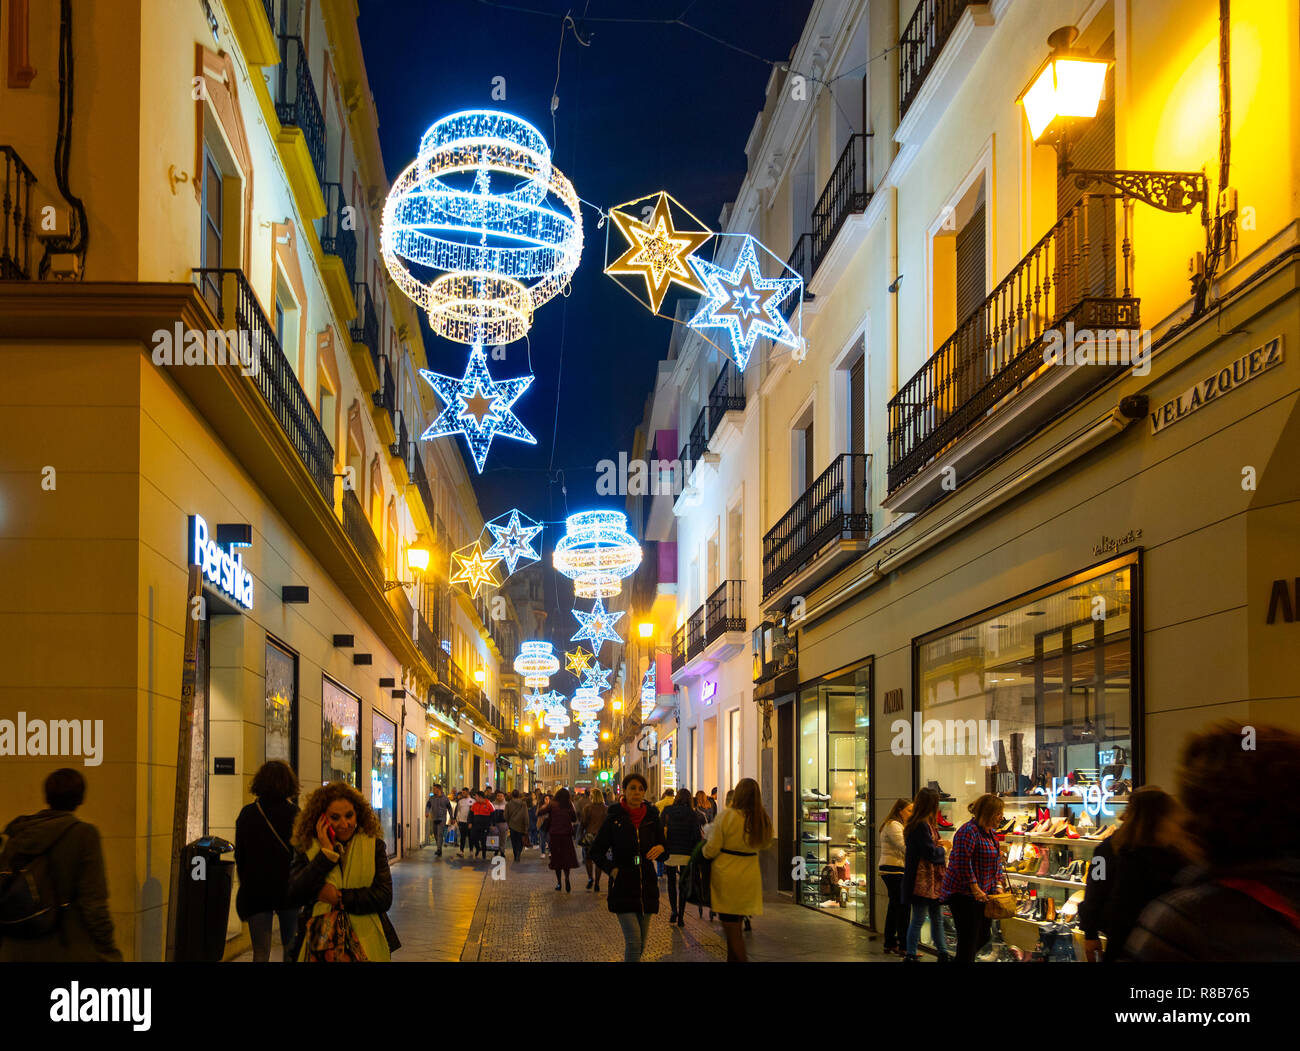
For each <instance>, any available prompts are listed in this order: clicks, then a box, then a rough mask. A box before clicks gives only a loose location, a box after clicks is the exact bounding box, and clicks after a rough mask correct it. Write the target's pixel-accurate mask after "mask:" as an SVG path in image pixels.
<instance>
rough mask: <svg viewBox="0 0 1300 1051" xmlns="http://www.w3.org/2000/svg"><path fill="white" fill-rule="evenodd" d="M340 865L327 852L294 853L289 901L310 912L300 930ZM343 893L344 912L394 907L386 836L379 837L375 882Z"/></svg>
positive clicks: (358, 912)
mask: <svg viewBox="0 0 1300 1051" xmlns="http://www.w3.org/2000/svg"><path fill="white" fill-rule="evenodd" d="M337 864H338V862H337V861H330V859H329V858H328V857H327V856H326V854H325V852H324V851H321V852H320V853H319V854H317V855H316V857H315V858H313V859H312V860H311V861H308V860H307V855H306V854H304V853H303V852H302V851H297V852H295V853H294V856H293V865H292V866H291V868H290V870H289V904H290V905H301V906H302V907H303V908H305V909H306V910H307V913H308V915H307V916H304V917H303V923H302V924H299V929H300V930H302V929H304V925H305V923H306V921H307V920H308V919H309V918H310V915H311V907H312V906H313V905H314V904H315V903H316V896H317V895H318V894H319V893H320V889H321V887H323V886H325V880H326V879H327V878H328V876H329V874H330V869H332V868H333V867H334V866H335V865H337ZM340 894H341V895H342V898H343V911H344V912H355V913H357V914H358V915H360V914H361V913H363V912H387V911H388V910H389V909H390V908H391V907H392V904H393V874H392V873H391V872H390V871H389V869H388V848H387V847H386V846H384V841H383V840H382V839H376V840H375V878H374V882H372V883H371V884H370V886H369V887H351V888H348V889H346V890H342V891H340Z"/></svg>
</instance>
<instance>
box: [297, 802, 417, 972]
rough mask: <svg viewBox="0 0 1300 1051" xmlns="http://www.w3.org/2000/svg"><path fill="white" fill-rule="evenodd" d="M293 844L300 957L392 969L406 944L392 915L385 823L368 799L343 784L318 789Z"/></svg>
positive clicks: (298, 825) (304, 808) (391, 890)
mask: <svg viewBox="0 0 1300 1051" xmlns="http://www.w3.org/2000/svg"><path fill="white" fill-rule="evenodd" d="M293 845H294V846H295V847H297V849H298V853H297V854H296V855H295V856H294V860H293V865H292V867H291V868H290V870H289V900H290V901H292V902H293V903H294V904H296V905H301V906H302V907H303V915H302V916H301V917H300V919H299V922H298V930H299V932H301V948H300V949H299V950H298V952H297V955H296V958H297V959H298V960H299V961H301V962H321V963H361V962H367V961H369V962H381V961H382V962H385V963H387V962H388V960H389V959H390V954H391V952H392V950H394V949H396V948H398V947H399V946H400V945H401V942H399V941H398V940H397V933H396V932H395V931H394V930H393V925H392V924H391V923H390V922H389V920H388V916H387V915H386V914H387V912H388V909H389V908H390V906H391V905H392V904H393V878H392V876H391V874H390V873H389V871H388V849H387V847H385V846H384V841H383V840H382V839H380V838H379V819H378V818H376V817H375V812H374V811H373V810H372V809H371V808H370V804H369V803H367V802H366V800H365V797H364V796H362V794H361V793H360V792H358V791H357V790H356V789H355V788H353V787H352V786H351V785H349V784H345V783H344V782H342V781H334V782H331V783H330V784H328V785H326V786H325V787H323V788H318V789H316V791H315V792H313V793H312V794H311V796H310V797H309V798H308V800H307V803H306V805H305V806H304V807H303V808H302V811H301V813H299V815H298V821H297V823H296V824H295V826H294V832H293Z"/></svg>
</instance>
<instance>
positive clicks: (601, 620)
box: [570, 599, 624, 654]
mask: <svg viewBox="0 0 1300 1051" xmlns="http://www.w3.org/2000/svg"><path fill="white" fill-rule="evenodd" d="M623 612H624V611H623V610H619V611H618V612H617V613H607V612H606V611H605V603H604V602H603V601H602V600H601V599H596V604H595V605H594V606H592V607H591V612H590V613H584V612H583V611H582V610H580V609H575V610H573V615H574V616H575V617H576V618H577V620H578V623H579V624H581V625H582V627H581V628H579V629H578V634H576V635H574V636H573V638H572V639H571V640H570V641H572V642H578V641H580V640H581V639H590V640H591V648H592V649H593V650H595V651H596V653H597V654H599V653H600V647H601V646H603V645H604V644H605V640H606V639H608V640H610V641H613V642H622V641H623V639H622V638H621V637H620V636H619V634H618V632H616V631H614V630H613V628H614V625H615V624H617V623H618V621H619V618H620V617H622V616H623Z"/></svg>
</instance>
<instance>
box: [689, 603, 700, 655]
mask: <svg viewBox="0 0 1300 1051" xmlns="http://www.w3.org/2000/svg"><path fill="white" fill-rule="evenodd" d="M703 652H704V607H703V606H701V607H700V608H699V609H697V610H696V611H695V612H694V613H692V614H691V615H690V616H689V617H687V618H686V663H687V664H689V663H690V662H691V661H692V660H693V659H694V658H696V657H698V656H699V655H700V654H701V653H703Z"/></svg>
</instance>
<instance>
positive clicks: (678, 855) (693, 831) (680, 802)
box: [660, 788, 704, 927]
mask: <svg viewBox="0 0 1300 1051" xmlns="http://www.w3.org/2000/svg"><path fill="white" fill-rule="evenodd" d="M660 820H662V821H663V826H664V847H665V849H666V850H667V851H668V857H667V859H666V860H665V861H664V871H665V872H667V873H668V908H669V909H670V910H672V911H671V915H670V916H669V917H668V922H669V923H675V924H677V926H679V927H685V926H686V890H687V887H686V879H685V869H686V865H687V864H688V863H689V862H690V860H691V852H692V851H693V850H694V849H695V844H696V843H698V842H699V841H700V840H702V839H703V838H704V836H703V834H701V832H700V827H701V826H700V822H699V820H698V819H697V818H696V816H695V808H694V806H692V805H691V790H690V789H689V788H679V789H678V790H677V798H676V799H674V800H673V801H672V803H671V805H669V806H666V807H664V809H663V813H662V814H661V815H660Z"/></svg>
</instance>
